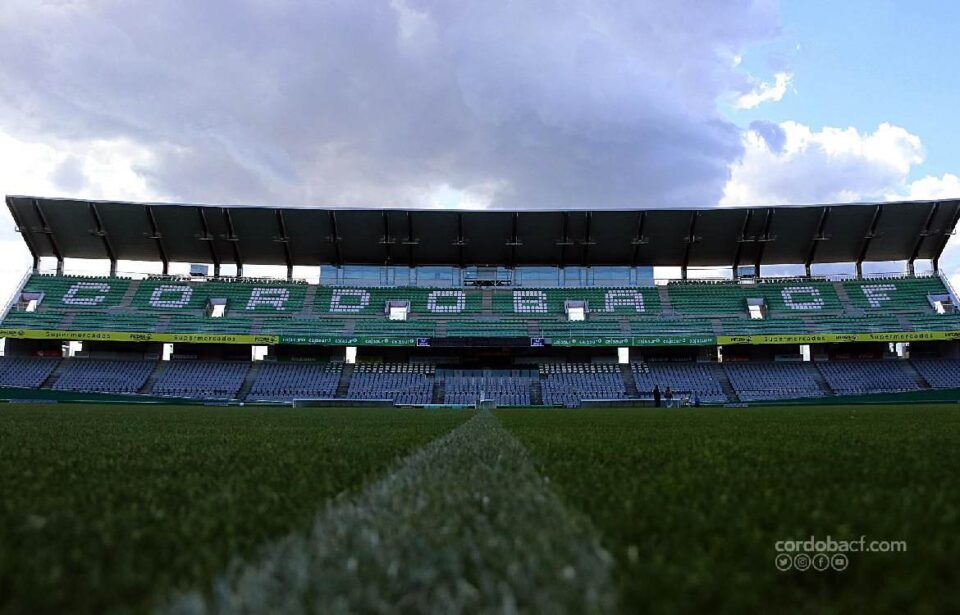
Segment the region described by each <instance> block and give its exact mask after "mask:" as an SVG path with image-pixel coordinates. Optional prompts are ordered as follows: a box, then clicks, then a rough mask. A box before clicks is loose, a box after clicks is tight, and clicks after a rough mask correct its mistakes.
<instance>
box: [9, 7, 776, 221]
mask: <svg viewBox="0 0 960 615" xmlns="http://www.w3.org/2000/svg"><path fill="white" fill-rule="evenodd" d="M144 15H149V16H150V18H149V19H144ZM777 31H778V23H777V14H776V5H775V3H774V2H773V1H772V0H746V1H745V2H738V3H735V4H732V5H731V4H725V3H717V4H711V3H707V4H704V3H702V2H696V1H695V0H681V1H678V2H671V3H669V4H668V5H664V4H663V3H662V2H659V1H656V0H639V1H636V2H629V3H623V2H618V1H616V0H546V1H544V2H539V3H533V4H531V3H499V4H494V5H491V4H490V3H489V2H483V1H481V0H463V1H460V2H440V1H437V0H369V1H365V2H349V1H334V2H322V3H316V2H306V1H296V0H287V1H284V2H261V1H259V0H240V1H239V2H229V3H227V2H224V1H223V0H219V1H218V0H208V1H205V2H202V3H199V4H198V3H196V2H190V1H188V0H179V1H178V0H171V1H169V2H160V3H157V2H147V1H146V0H129V1H125V2H73V3H44V2H36V1H35V0H6V1H5V2H4V10H3V11H2V12H0V83H3V84H4V87H3V91H2V92H0V129H6V130H7V131H8V132H11V133H12V132H14V130H15V131H16V133H15V134H16V136H17V137H18V138H20V139H21V140H25V141H31V142H50V140H51V139H63V140H69V139H79V140H83V141H90V140H95V139H109V140H113V139H126V140H128V141H130V142H131V143H134V144H136V146H137V147H142V148H145V149H146V150H147V151H149V153H150V155H151V156H152V158H151V159H150V160H149V161H147V162H145V163H144V166H143V168H142V170H141V173H140V176H141V177H142V178H144V180H145V181H146V183H147V185H148V187H149V188H150V189H152V190H155V191H157V192H162V193H164V194H169V195H170V196H171V197H172V198H174V199H176V200H184V201H215V202H245V203H250V202H254V203H264V202H283V203H286V204H292V205H297V204H319V203H322V204H336V203H342V204H370V203H374V204H394V205H407V204H423V203H425V202H426V203H429V202H431V201H433V200H434V196H435V193H436V191H437V190H438V187H444V186H448V187H449V189H450V190H453V191H459V192H460V193H462V194H463V195H464V198H465V201H466V202H470V203H488V204H492V205H505V206H527V207H538V206H543V207H547V206H550V207H555V206H567V205H569V206H581V207H584V206H592V207H600V206H623V205H653V206H669V205H689V204H703V203H711V202H716V200H717V199H718V198H719V197H720V195H721V193H722V189H723V184H724V182H725V181H726V175H727V168H728V166H729V164H730V162H731V161H733V160H734V159H736V158H737V157H738V156H739V154H740V151H741V144H740V131H739V129H738V128H737V127H736V126H734V125H733V124H731V123H730V122H729V121H727V120H726V119H724V117H723V116H722V115H721V114H720V113H719V112H718V110H717V105H716V101H717V100H719V99H721V98H722V97H724V96H727V95H729V92H742V91H744V90H745V89H747V88H749V85H750V84H749V78H748V77H747V75H746V74H745V73H744V72H743V69H742V68H741V67H737V66H736V65H734V63H733V62H732V61H731V58H735V57H736V56H738V55H742V54H743V53H744V52H745V51H746V50H747V49H749V48H750V47H751V46H752V45H754V44H756V43H758V42H763V41H766V40H769V39H770V38H772V37H773V36H774V35H776V34H777ZM61 171H62V172H61V174H60V177H61V183H63V184H64V185H74V184H75V183H76V182H77V180H78V179H79V178H80V175H79V174H78V172H77V168H76V166H75V165H74V166H71V164H70V163H67V165H66V166H65V167H64V168H63V169H62V170H61ZM71 181H73V182H74V184H71Z"/></svg>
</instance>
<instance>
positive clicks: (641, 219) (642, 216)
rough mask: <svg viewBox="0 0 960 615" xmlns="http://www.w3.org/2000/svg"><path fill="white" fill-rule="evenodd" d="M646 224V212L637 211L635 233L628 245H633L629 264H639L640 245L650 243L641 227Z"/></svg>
mask: <svg viewBox="0 0 960 615" xmlns="http://www.w3.org/2000/svg"><path fill="white" fill-rule="evenodd" d="M646 225H647V212H645V211H641V212H638V213H637V235H636V237H634V238H633V240H632V241H631V242H630V245H632V246H633V258H632V259H631V260H630V264H631V266H633V267H637V266H638V265H639V264H640V246H643V245H646V244H648V243H650V239H649V238H648V237H644V235H643V227H645V226H646Z"/></svg>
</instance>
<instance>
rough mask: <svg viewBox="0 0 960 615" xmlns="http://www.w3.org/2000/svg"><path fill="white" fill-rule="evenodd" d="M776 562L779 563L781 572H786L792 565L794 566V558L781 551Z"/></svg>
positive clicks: (778, 566) (778, 568) (778, 567)
mask: <svg viewBox="0 0 960 615" xmlns="http://www.w3.org/2000/svg"><path fill="white" fill-rule="evenodd" d="M774 562H775V563H776V565H777V570H779V571H780V572H786V571H787V570H790V567H791V566H793V558H792V557H790V556H789V555H788V554H786V553H780V554H779V555H777V557H776V559H775V560H774Z"/></svg>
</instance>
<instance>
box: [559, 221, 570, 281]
mask: <svg viewBox="0 0 960 615" xmlns="http://www.w3.org/2000/svg"><path fill="white" fill-rule="evenodd" d="M560 219H561V228H560V241H558V242H557V245H558V246H560V257H559V258H560V268H561V269H563V268H564V267H566V266H567V246H569V245H572V243H571V241H570V233H569V228H570V217H569V214H568V213H567V212H565V211H564V212H562V213H561V214H560Z"/></svg>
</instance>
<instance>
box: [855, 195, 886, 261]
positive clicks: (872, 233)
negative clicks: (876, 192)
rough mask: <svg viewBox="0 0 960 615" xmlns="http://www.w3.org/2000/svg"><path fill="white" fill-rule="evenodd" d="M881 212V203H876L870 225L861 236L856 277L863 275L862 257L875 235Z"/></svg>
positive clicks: (864, 255) (865, 254)
mask: <svg viewBox="0 0 960 615" xmlns="http://www.w3.org/2000/svg"><path fill="white" fill-rule="evenodd" d="M881 214H883V205H877V206H876V207H874V208H873V216H872V217H871V218H870V226H869V227H868V229H867V234H866V235H864V236H863V241H862V242H861V243H860V254H859V255H858V256H857V277H858V278H862V277H863V259H865V258H866V257H867V250H869V249H870V242H871V241H873V238H874V237H876V236H877V224H878V223H879V222H880V216H881Z"/></svg>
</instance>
